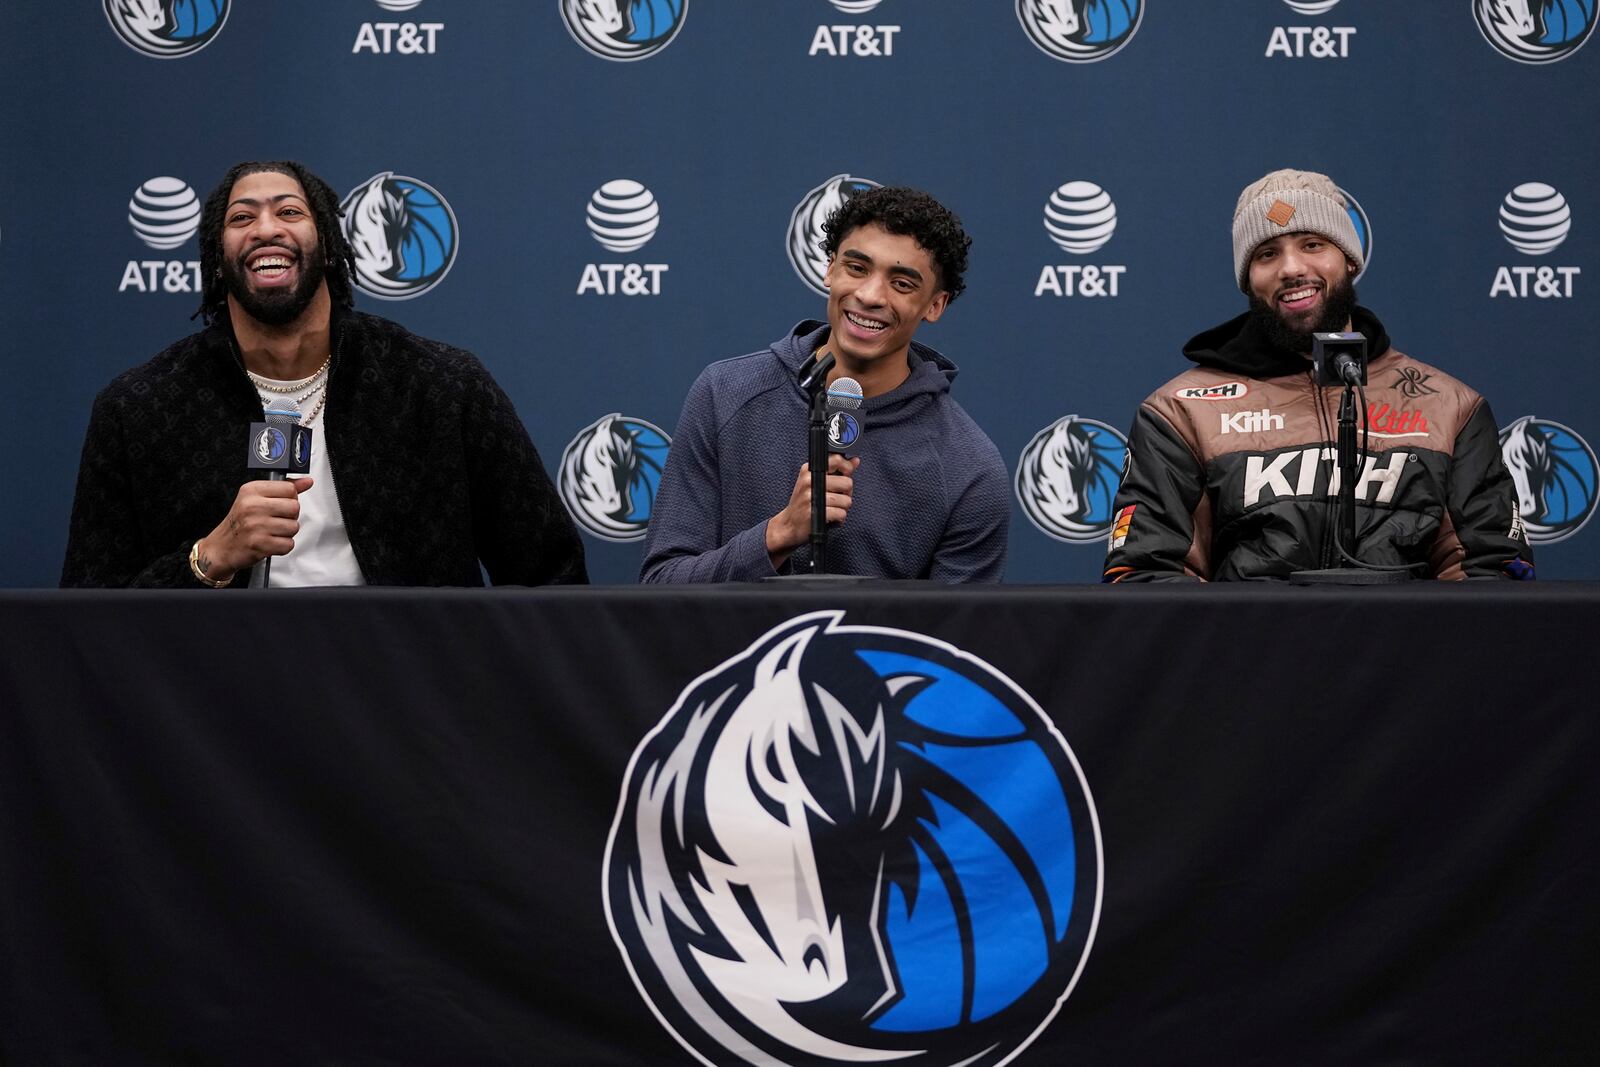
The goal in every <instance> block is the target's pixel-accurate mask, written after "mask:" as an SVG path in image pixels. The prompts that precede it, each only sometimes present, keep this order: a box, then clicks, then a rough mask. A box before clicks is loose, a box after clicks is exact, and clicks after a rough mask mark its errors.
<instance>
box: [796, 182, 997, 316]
mask: <svg viewBox="0 0 1600 1067" xmlns="http://www.w3.org/2000/svg"><path fill="white" fill-rule="evenodd" d="M874 223H876V224H877V225H879V226H882V227H883V228H884V229H885V230H888V231H889V232H890V233H893V234H898V235H900V236H901V237H909V238H911V239H912V240H914V241H916V242H917V244H918V245H919V246H921V248H922V250H923V251H924V252H927V253H928V255H930V256H932V257H933V262H934V265H935V266H937V267H938V268H939V287H940V288H941V289H943V290H945V291H946V292H947V293H949V294H950V299H951V300H954V299H955V298H956V297H958V296H960V295H961V291H962V290H963V289H965V288H966V287H967V283H966V280H965V279H964V278H963V277H962V276H963V275H964V274H965V273H966V270H967V250H968V249H969V248H971V247H972V238H970V237H968V236H967V232H966V231H965V230H963V229H962V228H961V220H960V219H959V218H957V217H956V216H955V213H954V212H952V211H951V210H950V209H949V208H947V207H945V206H944V205H943V204H941V203H939V201H937V200H935V199H934V198H933V197H931V196H929V195H928V194H927V193H924V192H922V191H921V190H920V189H908V188H906V187H905V186H902V185H885V186H880V187H878V188H874V189H863V190H862V191H861V192H859V193H857V194H856V195H855V196H852V197H850V198H849V199H848V200H846V201H845V202H844V203H843V204H840V205H839V208H838V210H836V211H835V212H834V213H833V214H832V215H829V216H828V220H827V221H826V222H824V223H823V224H822V234H823V238H822V250H823V251H824V252H826V253H827V254H828V258H829V259H832V258H833V257H834V254H835V253H836V252H838V251H839V242H840V241H841V240H843V239H844V235H845V234H847V233H849V232H850V231H851V230H855V229H859V228H860V227H862V226H870V225H872V224H874Z"/></svg>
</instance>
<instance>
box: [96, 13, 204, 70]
mask: <svg viewBox="0 0 1600 1067" xmlns="http://www.w3.org/2000/svg"><path fill="white" fill-rule="evenodd" d="M104 3H105V11H106V19H107V20H108V21H109V22H110V23H111V28H112V29H113V30H116V31H117V36H118V37H120V38H121V39H122V43H123V44H125V45H127V46H128V47H129V48H131V49H133V50H134V51H135V52H142V53H144V54H145V55H147V56H154V57H155V58H157V59H181V58H182V57H184V56H188V55H193V54H194V53H196V52H198V51H200V49H202V48H204V47H205V46H206V45H208V44H210V43H211V42H212V41H214V40H216V37H217V34H219V33H221V32H222V27H223V24H224V23H226V22H227V21H228V9H229V8H230V7H231V6H232V4H231V0H104Z"/></svg>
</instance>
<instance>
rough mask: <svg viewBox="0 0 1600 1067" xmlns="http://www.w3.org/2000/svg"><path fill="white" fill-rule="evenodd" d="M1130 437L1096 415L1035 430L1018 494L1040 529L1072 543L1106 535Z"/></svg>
mask: <svg viewBox="0 0 1600 1067" xmlns="http://www.w3.org/2000/svg"><path fill="white" fill-rule="evenodd" d="M1127 454H1128V439H1127V438H1125V437H1123V436H1122V432H1121V431H1120V430H1118V429H1117V428H1116V427H1114V426H1108V425H1106V424H1105V423H1103V422H1100V421H1098V420H1096V419H1085V418H1080V417H1079V416H1077V415H1066V416H1063V417H1062V418H1059V419H1057V420H1056V421H1055V422H1053V423H1051V424H1050V425H1049V426H1046V427H1045V428H1044V429H1042V430H1040V431H1039V432H1038V433H1036V434H1034V435H1033V440H1031V441H1029V442H1028V444H1027V447H1026V448H1024V449H1023V450H1022V456H1021V457H1020V458H1019V459H1018V460H1017V474H1016V490H1017V500H1018V501H1019V502H1020V503H1021V504H1022V513H1023V514H1024V515H1026V516H1028V521H1029V522H1031V523H1033V524H1034V525H1035V526H1037V527H1038V528H1039V529H1040V531H1042V532H1044V533H1046V534H1049V535H1050V536H1051V537H1054V538H1055V539H1056V540H1057V541H1066V542H1068V543H1069V544H1077V545H1086V544H1095V543H1098V542H1100V541H1102V540H1104V539H1105V536H1106V533H1107V532H1108V531H1109V530H1110V529H1111V520H1112V518H1113V517H1114V513H1113V511H1112V507H1111V505H1112V502H1113V501H1114V500H1116V497H1117V486H1118V485H1120V484H1121V483H1122V464H1123V460H1124V459H1125V458H1126V457H1127Z"/></svg>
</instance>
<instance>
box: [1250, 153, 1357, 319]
mask: <svg viewBox="0 0 1600 1067" xmlns="http://www.w3.org/2000/svg"><path fill="white" fill-rule="evenodd" d="M1346 206H1347V205H1346V201H1345V198H1344V194H1342V193H1340V192H1339V189H1338V187H1337V186H1335V185H1334V184H1333V180H1332V179H1331V178H1329V177H1328V176H1327V175H1326V174H1317V173H1315V172H1314V171H1309V170H1275V171H1273V172H1272V173H1271V174H1268V175H1267V176H1266V177H1264V178H1262V179H1260V180H1259V181H1256V182H1252V183H1251V184H1250V185H1247V186H1245V190H1244V192H1242V193H1240V194H1239V204H1238V206H1237V207H1235V208H1234V209H1233V275H1234V278H1235V279H1237V280H1238V282H1239V288H1240V289H1241V290H1243V291H1244V292H1247V293H1248V292H1249V291H1250V254H1251V253H1252V252H1254V251H1255V250H1256V246H1257V245H1259V244H1261V242H1263V241H1270V240H1271V239H1272V238H1274V237H1282V236H1283V235H1284V234H1286V233H1316V234H1321V235H1322V236H1323V237H1326V238H1327V239H1328V240H1330V241H1332V242H1333V243H1334V244H1336V245H1338V246H1339V248H1340V249H1341V250H1342V251H1343V252H1344V254H1345V255H1346V256H1348V257H1349V258H1350V262H1352V263H1354V264H1355V265H1356V270H1357V271H1358V272H1359V271H1360V270H1361V266H1362V257H1361V238H1360V237H1358V236H1357V235H1356V227H1355V223H1353V222H1351V221H1350V213H1349V212H1348V211H1346V210H1345V208H1346Z"/></svg>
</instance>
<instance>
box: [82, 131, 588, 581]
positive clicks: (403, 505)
mask: <svg viewBox="0 0 1600 1067" xmlns="http://www.w3.org/2000/svg"><path fill="white" fill-rule="evenodd" d="M200 264H201V274H202V276H203V278H204V280H205V285H204V288H203V290H202V297H201V304H200V309H199V311H198V312H196V314H198V315H201V316H203V317H204V319H205V322H206V326H205V328H204V329H203V330H201V331H200V332H199V333H196V334H193V335H191V336H189V337H186V338H184V339H183V340H181V341H179V342H178V343H177V344H174V345H173V346H171V347H170V348H168V349H167V350H166V351H164V352H162V353H161V354H160V355H158V356H156V357H155V358H154V359H153V360H151V361H150V362H148V363H146V364H144V365H143V366H140V367H136V368H134V369H133V370H131V371H128V372H127V373H125V374H123V375H121V376H119V377H118V378H117V379H116V380H114V381H113V382H112V383H111V384H110V385H109V386H107V387H106V388H105V389H104V390H103V391H102V392H101V393H100V395H99V396H98V397H97V398H96V399H95V404H94V410H93V413H92V415H91V417H90V422H89V430H88V434H87V437H86V440H85V442H84V446H83V458H82V461H81V464H80V466H79V469H78V487H77V494H76V497H75V499H74V501H73V508H72V526H71V531H70V534H69V536H68V543H67V556H66V562H65V565H64V566H63V568H62V573H61V584H62V585H63V586H160V587H179V588H183V587H187V588H194V589H202V588H213V589H216V588H225V587H228V586H230V585H233V586H235V587H238V586H242V585H244V584H246V582H244V581H240V582H235V579H236V578H238V577H240V576H241V575H245V574H247V572H248V571H249V569H250V568H251V567H253V566H255V565H257V564H259V563H260V562H261V561H262V560H264V559H267V558H268V557H275V558H276V561H275V562H274V563H273V566H272V572H271V574H272V584H273V585H275V586H290V585H295V586H307V585H482V584H483V579H482V571H483V570H486V571H487V572H488V574H489V578H490V580H491V581H493V582H494V583H496V584H499V585H505V584H514V585H538V584H543V583H550V582H583V581H586V580H587V576H586V573H585V570H584V561H583V546H582V544H581V542H580V541H579V539H578V535H577V530H576V529H575V528H574V526H573V524H572V520H571V519H570V517H569V516H568V515H567V512H566V510H565V508H564V507H563V506H562V504H561V502H560V499H559V498H558V496H557V495H556V492H555V489H554V487H553V486H552V484H551V482H550V478H549V475H548V474H547V473H546V472H545V469H544V465H543V464H542V463H541V462H540V459H539V454H538V453H537V452H536V451H535V450H534V447H533V443H532V442H531V441H530V440H529V439H528V434H527V431H526V430H524V429H523V426H522V423H521V421H520V420H519V419H518V418H517V414H516V411H515V410H514V409H513V408H512V406H511V402H510V400H509V399H508V398H507V397H506V395H505V394H504V393H503V392H502V391H501V390H500V388H499V386H497V385H496V384H495V382H494V380H493V379H492V378H491V377H490V376H489V373H488V371H487V370H485V369H484V367H483V365H482V364H481V363H479V362H478V360H477V359H476V358H475V357H473V356H472V355H471V354H470V353H468V352H464V351H462V350H460V349H457V348H451V347H449V346H447V345H443V344H440V343H439V342H437V341H430V340H425V339H423V338H421V337H417V336H415V335H414V334H411V333H409V332H407V331H406V330H404V329H402V328H401V327H400V326H398V325H396V324H395V323H392V322H389V321H387V320H385V319H380V318H377V317H375V316H372V315H365V314H362V313H361V312H358V311H355V310H354V309H353V307H352V303H353V299H352V298H353V293H352V291H351V280H350V279H351V272H352V271H353V269H354V258H353V256H352V253H351V250H350V246H349V244H348V243H347V242H346V240H345V238H344V234H343V231H342V230H341V228H340V226H339V203H338V198H337V196H336V195H335V194H334V192H333V190H332V189H331V188H330V187H329V186H328V184H327V183H326V182H324V181H323V180H322V179H321V178H318V177H317V176H316V175H314V174H312V173H310V172H309V171H308V170H306V169H305V168H304V167H303V166H301V165H300V164H298V163H292V162H275V163H240V164H238V165H236V166H234V167H233V168H232V169H231V170H229V171H228V173H227V174H226V175H225V176H224V177H223V179H222V181H221V182H220V183H219V184H218V185H217V187H216V189H215V190H213V191H212V192H211V194H210V196H208V197H207V198H206V202H205V206H204V208H203V210H202V214H201V221H200ZM283 397H288V398H290V399H293V400H294V401H295V402H296V403H297V404H298V405H299V408H300V410H301V412H302V413H303V416H302V422H304V423H305V424H306V425H308V426H310V427H311V428H312V429H313V430H314V431H315V447H314V448H313V450H312V467H311V476H310V477H308V478H299V479H294V480H289V481H278V482H274V481H268V480H264V479H260V478H259V477H258V476H259V474H260V472H252V471H250V470H248V469H247V468H246V462H245V461H246V442H245V437H246V430H247V429H248V426H249V424H250V423H251V422H252V421H259V420H260V419H262V417H263V410H264V406H265V404H266V402H268V401H270V400H273V399H281V398H283ZM423 509H425V518H424V513H423ZM480 564H481V566H482V570H480Z"/></svg>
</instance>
